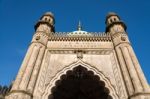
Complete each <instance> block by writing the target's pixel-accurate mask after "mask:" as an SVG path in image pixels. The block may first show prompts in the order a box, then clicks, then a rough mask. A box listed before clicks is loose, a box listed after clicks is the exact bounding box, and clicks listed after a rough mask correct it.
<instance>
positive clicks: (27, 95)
mask: <svg viewBox="0 0 150 99" xmlns="http://www.w3.org/2000/svg"><path fill="white" fill-rule="evenodd" d="M54 29H55V28H54V17H53V15H52V13H49V12H48V13H45V14H44V15H43V16H42V17H41V19H40V20H39V21H38V22H37V24H36V25H35V30H36V32H35V34H34V36H33V39H32V41H31V44H30V46H29V49H28V51H27V54H26V56H25V58H24V61H23V63H22V66H21V68H20V70H19V73H18V75H17V77H16V80H15V82H14V84H13V86H12V89H11V91H10V93H9V94H8V95H7V96H6V97H5V98H6V99H32V98H33V91H34V86H35V85H36V80H37V77H38V73H39V71H40V67H41V63H42V59H43V56H44V53H45V50H46V47H47V42H48V38H49V36H50V35H52V34H53V32H54V31H55V30H54Z"/></svg>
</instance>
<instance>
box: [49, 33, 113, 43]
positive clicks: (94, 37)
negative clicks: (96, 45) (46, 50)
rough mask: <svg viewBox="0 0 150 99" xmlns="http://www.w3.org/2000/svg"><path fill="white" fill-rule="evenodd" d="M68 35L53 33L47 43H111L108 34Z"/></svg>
mask: <svg viewBox="0 0 150 99" xmlns="http://www.w3.org/2000/svg"><path fill="white" fill-rule="evenodd" d="M68 34H69V33H53V35H50V36H49V41H104V42H111V41H112V39H111V36H110V34H108V33H107V34H106V33H90V34H91V35H75V36H74V35H68Z"/></svg>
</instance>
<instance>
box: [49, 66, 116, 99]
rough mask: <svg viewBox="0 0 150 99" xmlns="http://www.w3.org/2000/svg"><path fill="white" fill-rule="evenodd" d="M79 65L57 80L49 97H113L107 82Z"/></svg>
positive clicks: (75, 98)
mask: <svg viewBox="0 0 150 99" xmlns="http://www.w3.org/2000/svg"><path fill="white" fill-rule="evenodd" d="M100 79H101V78H100V77H99V76H97V75H94V73H93V72H92V71H88V70H87V69H86V68H85V67H83V66H81V65H79V66H77V67H75V68H74V69H73V70H69V71H67V73H66V74H64V75H62V76H61V77H60V80H57V81H56V83H55V85H56V86H55V87H53V88H52V89H51V94H50V95H49V96H48V99H113V98H112V97H111V96H110V95H109V93H110V91H109V89H108V88H106V87H105V82H104V81H101V80H100Z"/></svg>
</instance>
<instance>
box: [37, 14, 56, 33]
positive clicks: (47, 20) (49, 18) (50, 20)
mask: <svg viewBox="0 0 150 99" xmlns="http://www.w3.org/2000/svg"><path fill="white" fill-rule="evenodd" d="M41 24H46V25H47V26H48V27H49V28H50V30H51V31H50V32H55V27H54V24H55V19H54V15H53V14H52V13H51V12H46V13H45V14H44V15H43V16H42V17H41V18H40V20H39V21H38V22H37V24H36V25H35V30H37V28H38V27H39V26H40V25H41Z"/></svg>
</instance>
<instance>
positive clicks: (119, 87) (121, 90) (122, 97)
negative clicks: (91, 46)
mask: <svg viewBox="0 0 150 99" xmlns="http://www.w3.org/2000/svg"><path fill="white" fill-rule="evenodd" d="M110 59H111V63H112V69H113V73H114V76H115V81H116V84H117V85H116V88H117V93H118V94H119V97H120V99H126V95H125V90H124V88H123V85H122V82H121V81H122V80H121V78H120V73H119V69H118V67H117V64H116V60H115V55H114V53H111V55H110Z"/></svg>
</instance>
